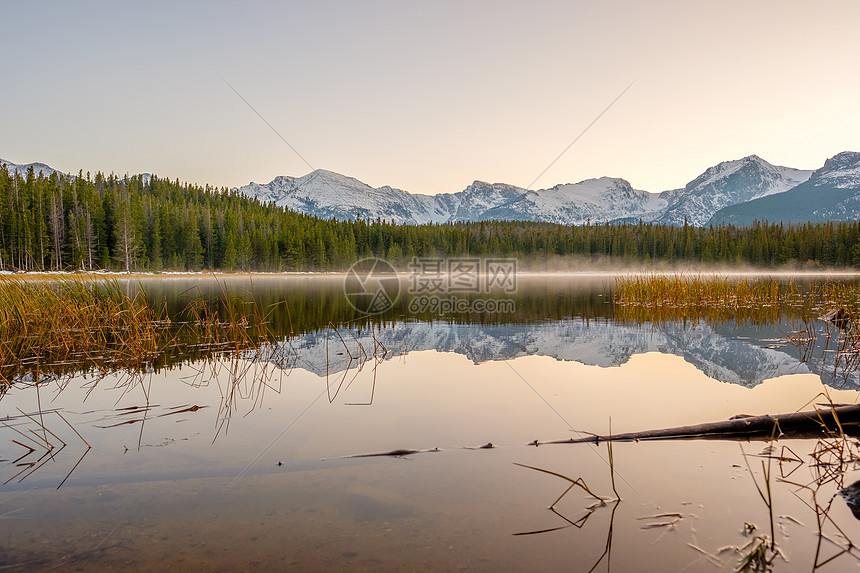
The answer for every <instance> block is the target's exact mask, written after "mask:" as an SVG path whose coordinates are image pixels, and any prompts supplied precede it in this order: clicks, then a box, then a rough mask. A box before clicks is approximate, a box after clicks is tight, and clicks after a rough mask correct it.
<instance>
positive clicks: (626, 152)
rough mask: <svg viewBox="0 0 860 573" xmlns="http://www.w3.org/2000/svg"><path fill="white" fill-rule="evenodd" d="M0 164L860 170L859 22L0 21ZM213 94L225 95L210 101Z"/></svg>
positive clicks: (483, 11) (420, 179) (75, 10)
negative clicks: (840, 165)
mask: <svg viewBox="0 0 860 573" xmlns="http://www.w3.org/2000/svg"><path fill="white" fill-rule="evenodd" d="M2 10H3V15H4V22H5V26H4V33H3V34H2V35H0V53H2V54H3V55H4V68H5V80H6V81H4V86H3V89H0V104H2V106H3V111H4V121H3V128H2V130H0V157H3V158H4V159H7V160H9V161H13V162H17V163H27V162H31V161H42V162H45V163H48V164H50V165H51V166H53V167H55V168H58V169H61V170H63V171H75V172H77V170H78V169H81V168H82V169H84V170H93V171H95V170H104V171H108V172H109V171H115V172H118V173H125V172H129V173H137V172H155V173H158V174H160V175H162V176H169V177H171V178H177V177H178V178H180V179H182V180H188V181H192V182H197V183H211V184H214V185H227V186H238V185H243V184H245V183H248V182H249V181H256V182H268V181H269V180H271V179H272V178H274V177H275V176H277V175H303V174H305V173H307V172H308V171H310V168H309V167H308V165H306V164H305V163H304V162H303V161H302V160H301V159H299V158H298V157H297V156H296V155H295V154H294V153H293V151H291V150H290V149H289V147H288V146H287V145H285V144H284V143H283V142H282V141H281V140H280V139H278V137H277V136H276V135H275V134H274V133H272V131H271V130H270V129H269V128H268V127H267V126H266V124H265V123H264V122H263V121H261V120H260V118H259V117H257V116H256V115H255V114H254V112H252V111H251V110H250V109H249V108H248V107H247V106H246V104H245V103H243V102H242V100H241V99H240V98H239V97H237V96H236V94H235V93H233V92H232V91H231V90H230V88H229V87H228V86H227V85H226V84H225V83H224V81H223V80H226V81H228V82H229V83H230V84H231V85H233V87H234V88H235V89H236V90H237V91H238V92H239V93H241V94H242V96H243V97H244V98H246V99H247V100H248V101H249V102H250V103H251V104H252V105H253V106H254V107H255V108H256V109H257V111H258V112H259V113H260V114H261V115H262V116H263V117H264V118H265V119H266V120H267V121H268V122H269V123H270V124H271V125H272V126H274V127H275V128H276V129H277V130H278V131H279V132H280V134H281V135H282V136H283V137H284V138H285V139H286V140H287V141H288V142H290V144H291V145H292V146H293V147H295V148H296V150H298V151H299V153H301V155H302V156H303V157H304V158H305V159H306V160H307V162H308V163H310V164H311V165H312V166H313V167H315V168H325V169H330V170H333V171H337V172H340V173H343V174H346V175H350V176H353V177H356V178H358V179H360V180H362V181H365V182H366V183H369V184H371V185H373V186H381V185H391V186H394V187H399V188H402V189H406V190H408V191H410V192H414V193H438V192H456V191H459V190H461V189H463V188H464V187H465V186H466V185H468V184H469V183H471V182H472V181H473V180H475V179H481V180H485V181H492V182H506V183H511V184H515V185H520V186H526V185H528V184H529V183H530V182H531V181H532V180H533V179H534V178H535V177H537V175H538V174H539V173H540V172H541V171H542V170H543V169H544V168H546V167H547V165H549V163H550V162H551V161H552V160H553V159H554V158H555V157H556V156H557V155H558V154H559V153H560V152H561V151H562V150H563V149H564V148H565V147H566V146H567V145H568V144H569V143H570V142H571V141H573V139H574V138H575V137H576V136H577V135H578V134H579V133H580V132H581V131H582V130H583V129H584V128H585V127H586V126H587V125H588V124H589V123H590V122H591V121H592V120H593V119H594V118H595V117H596V116H597V115H598V114H599V113H600V112H601V110H603V109H604V108H605V107H606V106H607V105H608V104H609V102H611V101H612V99H613V98H615V97H616V96H617V95H618V94H619V93H620V92H621V91H622V90H623V89H624V88H625V87H626V86H627V85H628V84H630V82H632V81H634V80H635V81H636V83H635V84H634V85H633V87H631V88H630V90H629V91H628V92H627V93H626V94H625V95H624V96H623V97H622V98H621V99H620V100H619V101H618V102H617V103H616V104H615V105H614V106H613V107H612V108H611V109H610V110H609V111H608V112H607V113H606V114H605V115H604V116H603V117H602V118H601V119H600V120H599V121H598V122H597V123H596V124H595V125H594V126H593V127H592V128H591V130H590V131H588V133H586V134H585V135H584V136H583V137H582V139H580V140H579V141H578V142H577V143H576V144H575V145H574V146H573V147H572V148H571V149H570V151H568V152H567V154H565V155H564V157H562V159H561V160H559V161H558V163H556V164H555V165H554V166H553V167H552V168H551V169H550V170H549V171H548V172H547V173H546V174H545V175H544V176H543V177H542V178H541V179H539V180H538V181H537V182H536V184H535V187H536V188H540V187H548V186H552V185H555V184H557V183H565V182H576V181H580V180H582V179H586V178H590V177H600V176H603V175H608V176H614V177H623V178H625V179H627V180H628V181H630V182H631V184H632V185H633V186H634V187H636V188H638V189H645V190H648V191H662V190H665V189H669V188H676V187H680V186H683V185H684V184H685V183H686V182H688V181H689V180H691V179H693V178H694V177H696V176H697V175H699V174H700V173H701V172H702V171H703V170H704V169H706V168H707V167H709V166H711V165H714V164H716V163H718V162H720V161H724V160H729V159H737V158H740V157H743V156H746V155H749V154H753V153H755V154H758V155H760V156H761V157H763V158H764V159H766V160H768V161H770V162H772V163H775V164H780V165H789V166H792V167H798V168H806V169H813V168H817V167H819V166H821V164H822V163H823V162H824V160H825V159H826V158H827V157H829V156H832V155H834V154H836V153H838V152H840V151H844V150H855V151H857V150H860V141H858V139H860V112H858V109H857V105H856V102H858V101H860V67H858V66H857V65H856V62H855V59H856V56H857V54H860V34H857V32H856V26H857V22H860V3H857V2H853V1H848V0H846V1H841V2H818V3H815V4H812V3H808V2H787V1H780V2H739V1H724V2H682V1H660V0H657V1H652V2H647V3H645V2H619V1H615V2H584V1H583V2H567V1H553V2H548V1H544V2H540V1H535V2H528V3H525V2H522V3H519V2H468V1H466V2H460V1H456V2H455V1H439V2H429V1H415V2H375V1H368V2H325V1H323V2H314V3H308V2H286V3H281V2H279V3H275V2H272V3H265V2H257V3H248V4H246V5H239V4H238V3H213V2H183V3H178V5H174V3H170V2H163V3H152V4H146V5H145V6H144V5H141V6H125V5H115V4H114V3H110V2H88V3H80V4H79V3H75V4H69V5H66V4H65V3H59V2H55V3H49V2H45V3H38V4H36V3H20V2H4V3H3V7H2ZM222 78H223V79H222Z"/></svg>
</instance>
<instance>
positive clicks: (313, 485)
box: [0, 276, 860, 572]
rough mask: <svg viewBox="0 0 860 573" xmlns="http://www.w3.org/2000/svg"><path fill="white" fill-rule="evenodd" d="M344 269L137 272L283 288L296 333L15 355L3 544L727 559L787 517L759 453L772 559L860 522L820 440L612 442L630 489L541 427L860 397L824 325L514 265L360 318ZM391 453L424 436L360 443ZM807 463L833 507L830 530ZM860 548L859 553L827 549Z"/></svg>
mask: <svg viewBox="0 0 860 573" xmlns="http://www.w3.org/2000/svg"><path fill="white" fill-rule="evenodd" d="M342 285H343V278H342V277H336V276H335V277H308V276H304V277H286V278H254V279H253V280H250V281H249V280H248V279H247V278H243V279H240V278H233V279H224V280H222V281H218V282H216V281H214V280H212V279H201V278H187V277H180V278H154V279H146V280H143V281H141V282H138V281H129V282H128V285H127V287H128V288H129V289H136V288H140V287H141V286H142V287H143V288H144V289H145V290H146V292H147V293H148V295H149V296H150V297H151V298H152V299H153V300H164V301H165V302H166V303H167V306H168V309H169V312H171V313H172V314H177V313H178V312H179V311H180V310H181V309H182V308H183V307H184V306H187V304H188V303H189V301H190V300H192V299H193V297H195V296H200V295H201V294H202V295H207V294H210V295H211V294H213V293H223V292H228V293H230V294H231V295H233V296H237V297H240V298H242V299H243V300H245V301H246V302H247V304H249V305H256V306H257V307H258V308H260V309H272V311H271V313H269V315H268V320H269V322H270V324H271V325H272V326H271V327H272V329H273V330H275V331H276V332H278V333H279V335H280V336H281V337H282V340H283V341H282V342H281V344H280V345H279V346H278V347H277V348H269V349H266V350H265V351H261V352H258V353H257V352H246V353H244V354H243V355H241V356H240V357H232V358H231V357H226V358H220V359H219V358H212V357H209V358H206V357H202V356H196V357H192V358H193V359H189V358H188V357H182V356H173V357H169V358H165V359H163V360H161V361H160V362H159V363H157V364H153V365H151V368H150V369H149V370H150V371H149V372H145V373H139V374H137V375H134V376H129V375H127V374H125V375H123V374H111V375H95V374H93V373H87V374H78V375H75V376H71V377H61V378H59V379H51V378H48V379H43V381H42V382H41V383H40V384H38V385H34V384H33V383H32V378H27V377H23V378H22V379H21V380H20V382H18V383H17V384H16V385H15V386H13V387H12V388H11V389H10V390H8V391H7V392H5V394H4V395H3V396H2V399H0V416H2V417H3V419H4V420H5V422H4V424H3V425H2V426H0V447H2V450H0V459H2V461H0V471H2V475H1V476H0V477H2V481H3V482H5V483H4V484H3V485H2V487H0V525H2V527H0V567H2V568H5V569H10V570H34V569H36V570H39V569H44V570H52V569H57V570H60V569H76V570H84V571H90V570H92V571H102V570H136V571H140V570H144V571H145V570H162V569H176V568H182V569H184V570H200V571H205V570H223V571H235V570H260V569H286V568H289V569H294V570H308V571H313V570H321V569H326V570H348V571H353V570H358V571H361V570H366V571H389V570H390V571H400V570H409V571H414V570H427V571H449V570H450V571H469V570H472V571H498V570H538V571H557V570H560V569H565V570H572V571H583V572H587V571H590V570H592V569H593V568H594V570H596V571H604V570H612V571H643V570H648V571H680V570H687V571H700V570H701V571H720V570H723V571H732V570H734V569H735V567H736V566H737V564H738V562H739V559H740V552H738V551H736V550H735V549H734V548H735V547H738V548H740V547H743V546H745V545H746V544H748V543H750V542H751V541H754V540H755V537H756V536H757V535H768V536H770V525H769V522H770V514H771V512H769V511H768V508H767V505H766V504H765V503H764V501H763V499H762V498H761V497H760V496H759V493H758V491H757V489H756V483H758V484H759V485H760V486H763V485H764V482H765V477H764V473H765V472H766V471H767V468H768V467H769V468H770V485H771V487H772V491H773V495H774V498H773V504H772V505H773V512H772V515H773V519H774V533H775V537H776V540H777V544H778V547H779V550H780V552H781V556H778V557H777V558H776V560H775V562H774V564H775V567H776V570H780V571H795V570H797V571H809V570H812V569H813V566H814V564H815V563H816V551H818V560H817V561H818V562H819V563H821V562H823V561H825V560H826V559H827V558H829V557H831V556H834V555H838V554H839V552H840V548H841V547H844V546H846V545H847V543H848V542H847V541H846V539H850V540H854V541H858V540H860V522H858V520H857V519H856V518H855V517H854V515H853V514H852V512H851V509H850V508H849V506H848V505H846V504H845V502H844V501H843V500H842V498H841V497H839V496H836V493H837V491H838V489H839V488H840V487H844V486H847V485H849V484H851V483H852V482H854V481H855V480H857V479H860V471H858V470H857V468H856V467H855V466H854V465H853V464H850V463H849V464H841V465H839V467H838V471H834V472H833V474H834V478H833V479H826V478H827V476H825V478H822V475H821V474H822V472H821V465H820V464H819V465H818V466H817V469H816V465H815V464H813V463H811V461H812V458H811V457H810V454H812V453H814V452H816V451H818V452H819V453H820V450H821V447H822V444H821V443H820V442H818V441H816V440H780V441H778V442H776V443H775V448H776V449H775V452H776V454H774V455H772V456H770V457H767V456H764V457H761V456H759V454H762V453H763V452H764V453H767V452H766V451H765V449H766V448H767V447H768V444H767V443H765V442H740V443H739V442H734V441H675V442H647V443H646V442H640V443H617V444H615V445H614V446H613V452H612V453H613V460H614V462H613V464H612V465H613V467H614V474H615V489H617V494H618V495H616V493H615V492H614V491H613V485H612V479H611V476H612V471H611V468H610V463H609V452H608V450H607V448H606V446H605V444H601V445H599V446H596V445H594V444H578V445H569V444H568V445H541V446H538V447H535V446H533V445H529V444H530V443H532V442H534V441H535V440H538V442H542V441H549V440H557V439H566V438H570V437H578V436H582V435H587V434H588V433H589V432H592V433H608V432H609V431H610V423H611V431H612V432H624V431H634V430H644V429H651V428H660V427H669V426H676V425H684V424H695V423H701V422H706V421H717V420H724V419H727V418H729V417H731V416H733V415H735V414H742V413H743V414H764V413H771V414H775V413H781V412H794V411H797V410H803V409H809V408H810V407H811V406H810V405H811V404H812V403H814V402H822V401H825V400H826V399H827V398H829V399H830V400H832V401H834V402H837V403H854V402H856V401H857V392H856V388H857V379H856V373H854V372H847V371H838V369H836V368H834V363H833V360H832V359H830V358H828V356H829V354H828V352H827V349H826V348H819V349H816V348H812V349H811V352H812V354H813V355H814V359H813V360H808V359H807V358H808V356H807V355H808V354H809V353H810V349H809V348H805V349H804V348H799V347H798V346H796V345H791V344H786V343H785V338H786V336H787V335H788V334H789V333H790V332H791V331H792V330H793V329H795V328H797V327H798V323H797V321H796V320H792V319H789V318H785V320H780V321H777V322H775V323H774V322H770V323H752V322H746V323H736V322H733V323H721V324H715V323H709V322H708V321H707V320H698V321H687V322H686V323H669V324H666V323H663V324H651V323H635V322H630V321H627V322H625V321H622V320H618V319H616V317H615V315H614V312H613V306H612V304H611V302H612V293H613V289H614V285H615V282H614V278H612V277H601V276H591V277H576V276H568V277H563V278H554V279H551V278H547V277H540V276H534V277H521V278H520V281H519V285H518V289H517V292H516V293H513V294H511V295H506V296H511V297H513V298H514V299H515V300H516V312H514V313H505V314H501V313H497V314H470V313H460V314H447V315H441V316H439V315H435V314H431V313H423V314H410V312H409V302H410V300H409V298H408V297H404V298H403V299H401V301H400V302H399V303H398V305H397V306H396V307H395V308H394V309H392V310H391V311H390V312H389V313H387V314H384V315H381V316H376V317H370V318H369V317H366V316H364V315H363V314H362V313H360V312H358V311H355V309H353V308H352V307H350V306H349V304H348V301H347V300H346V299H345V297H344V295H343V286H342ZM281 301H286V302H287V305H282V306H278V307H273V306H271V305H273V304H275V303H278V302H281ZM287 309H288V310H287ZM266 312H268V311H266ZM819 350H820V352H819ZM828 360H829V361H828ZM822 393H824V394H826V396H827V398H825V397H823V396H821V395H820V394H822ZM40 412H41V414H40ZM22 413H26V414H29V415H30V417H27V416H25V415H23V414H22ZM48 432H50V433H48ZM40 441H48V442H51V443H53V444H56V445H57V447H55V448H54V449H53V450H51V452H50V453H48V452H47V451H46V449H45V448H42V447H40V446H39V442H40ZM488 443H492V444H493V445H494V446H495V447H493V448H480V446H482V445H486V444H488ZM62 444H65V445H62ZM87 444H88V445H89V446H91V447H90V448H88V446H87ZM60 446H62V447H60ZM844 447H845V448H849V449H850V448H856V444H854V442H853V440H849V442H847V443H846V444H845V445H844ZM783 448H789V449H788V450H784V449H783ZM31 450H32V451H31ZM393 450H417V452H416V453H412V454H409V455H404V456H399V457H397V456H363V455H364V454H374V453H384V452H390V451H393ZM353 456H362V457H353ZM819 459H821V456H820V455H819ZM794 460H798V461H794ZM763 463H764V465H763ZM516 464H522V465H527V466H533V467H536V468H541V469H544V470H547V471H549V472H555V473H558V474H562V475H564V476H568V477H569V478H570V479H572V480H577V479H581V480H582V483H584V484H587V487H588V488H589V489H590V491H592V492H593V493H594V494H596V495H597V496H600V497H603V498H605V501H604V502H603V503H602V504H599V505H595V498H593V497H590V496H589V495H587V494H586V492H585V491H584V490H583V489H582V488H579V487H575V488H574V489H572V490H570V491H569V492H568V493H567V494H566V495H564V496H563V497H562V498H561V500H560V501H559V502H558V503H557V504H556V506H555V509H556V512H552V511H550V510H548V509H547V508H548V507H549V506H550V505H551V504H552V503H553V502H554V501H555V500H556V499H557V498H559V496H561V495H562V493H563V492H564V491H565V490H566V489H567V487H568V486H569V485H570V483H569V482H568V481H565V480H564V479H562V478H560V477H557V476H554V475H550V474H548V473H543V472H540V471H537V470H534V469H528V468H525V467H522V466H521V465H516ZM828 467H830V466H828ZM816 478H817V482H816ZM809 484H814V485H815V492H816V493H815V499H816V500H817V502H818V504H820V505H821V506H823V507H827V508H829V513H828V514H827V518H826V519H824V520H823V523H824V525H823V533H824V534H825V536H826V539H825V541H823V542H822V543H821V545H820V546H819V539H820V538H819V536H818V529H817V527H816V523H817V518H816V513H815V511H813V508H814V507H815V505H814V503H813V501H812V498H811V493H810V492H811V490H810V489H804V488H803V487H801V486H809ZM58 486H59V487H58ZM834 496H835V497H834ZM618 497H620V500H618V499H617V498H618ZM753 526H754V527H755V529H754V530H753V529H752V527H753ZM745 529H746V531H745ZM853 551H855V553H856V550H853ZM857 568H858V560H857V558H855V556H854V555H852V554H851V553H844V554H842V555H839V556H838V557H836V558H835V559H833V560H832V561H830V562H829V563H827V564H826V565H825V566H824V567H822V568H821V570H823V571H844V570H854V569H857Z"/></svg>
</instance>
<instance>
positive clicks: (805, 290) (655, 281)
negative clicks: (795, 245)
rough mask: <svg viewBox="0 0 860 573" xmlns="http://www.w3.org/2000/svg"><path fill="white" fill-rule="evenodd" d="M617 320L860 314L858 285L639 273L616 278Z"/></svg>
mask: <svg viewBox="0 0 860 573" xmlns="http://www.w3.org/2000/svg"><path fill="white" fill-rule="evenodd" d="M613 300H614V306H615V312H616V316H617V317H618V318H619V319H621V320H631V321H634V322H666V321H680V320H707V321H711V322H727V321H734V322H739V323H743V322H752V323H753V324H762V323H764V324H769V323H774V322H777V321H779V319H780V318H781V317H782V316H787V317H788V318H799V319H804V320H809V319H810V318H814V317H817V316H820V315H821V314H824V313H825V312H827V311H828V310H830V309H832V308H835V307H842V308H845V309H846V310H847V311H848V313H849V314H850V316H852V317H854V316H856V315H858V310H860V290H858V285H857V283H856V282H833V281H824V282H812V283H810V284H809V285H798V284H797V283H796V282H795V281H794V280H788V281H781V280H777V279H773V278H759V279H753V280H749V279H746V278H742V279H737V278H731V277H720V276H713V277H703V276H700V275H696V276H693V275H681V274H679V275H645V276H641V275H637V276H629V277H620V278H618V279H617V280H616V288H615V295H614V299H613Z"/></svg>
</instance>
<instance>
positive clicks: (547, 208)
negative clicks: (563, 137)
mask: <svg viewBox="0 0 860 573" xmlns="http://www.w3.org/2000/svg"><path fill="white" fill-rule="evenodd" d="M0 164H6V166H7V169H9V170H10V171H18V172H20V173H22V174H23V173H26V172H27V170H28V169H29V168H30V167H32V168H33V169H34V171H35V173H36V174H37V175H38V174H42V175H44V176H49V175H50V174H51V173H54V172H55V171H56V170H54V169H53V168H51V167H50V166H48V165H45V164H44V163H28V164H23V165H16V164H14V163H11V162H8V161H5V160H3V159H0ZM141 176H142V177H143V178H144V180H145V181H146V180H147V179H148V178H149V174H146V173H145V174H142V175H141ZM234 190H236V191H238V192H240V193H242V194H244V195H246V196H249V197H255V198H257V199H259V200H260V201H263V202H264V203H274V204H275V205H277V206H280V207H286V208H289V209H292V210H294V211H298V212H301V213H307V214H309V215H314V216H317V217H321V218H324V219H340V220H357V219H362V220H373V221H375V220H377V219H382V220H385V221H391V222H395V223H398V224H411V225H417V224H426V223H451V222H460V221H464V222H465V221H487V220H509V221H540V222H548V223H560V224H565V225H582V224H586V223H593V224H602V223H638V222H639V221H643V222H646V223H657V224H666V225H683V224H685V223H688V224H690V225H695V226H706V225H720V224H733V225H737V226H743V225H749V224H750V223H752V222H753V221H756V220H758V221H764V220H767V221H771V222H785V223H803V222H807V221H811V222H823V221H850V220H857V219H860V153H857V152H852V151H845V152H842V153H839V154H837V155H835V156H833V157H831V158H830V159H828V160H827V161H825V163H824V165H823V166H822V167H821V168H819V169H817V170H814V171H812V170H803V169H794V168H791V167H781V166H777V165H772V164H770V163H768V162H767V161H765V160H764V159H762V158H761V157H758V156H757V155H750V156H748V157H744V158H742V159H737V160H733V161H724V162H722V163H719V164H717V165H715V166H713V167H709V168H708V169H706V170H705V171H704V173H702V174H701V175H699V176H698V177H696V178H695V179H693V180H692V181H690V182H689V183H687V184H686V185H685V186H684V187H682V188H678V189H671V190H668V191H663V192H660V193H652V192H648V191H643V190H639V189H634V188H633V187H632V186H631V185H630V183H628V182H627V181H626V180H624V179H620V178H614V177H600V178H598V179H587V180H585V181H580V182H579V183H564V184H559V185H556V186H554V187H550V188H546V189H538V190H530V189H524V188H522V187H517V186H515V185H509V184H506V183H486V182H483V181H475V182H474V183H472V184H471V185H469V186H468V187H466V188H465V189H463V190H462V191H459V192H457V193H439V194H437V195H423V194H417V193H409V192H407V191H404V190H402V189H397V188H394V187H389V186H383V187H378V188H376V187H371V186H370V185H367V184H366V183H363V182H361V181H359V180H357V179H354V178H352V177H348V176H345V175H341V174H339V173H334V172H332V171H326V170H323V169H317V170H315V171H312V172H311V173H308V174H307V175H304V176H302V177H290V176H286V175H283V176H279V177H276V178H275V179H274V180H272V181H271V182H269V183H266V184H259V183H249V184H247V185H244V186H242V187H239V188H236V189H234Z"/></svg>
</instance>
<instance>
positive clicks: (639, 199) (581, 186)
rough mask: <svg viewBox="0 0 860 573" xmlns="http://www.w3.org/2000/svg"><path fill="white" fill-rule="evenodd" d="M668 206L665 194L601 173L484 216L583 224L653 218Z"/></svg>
mask: <svg viewBox="0 0 860 573" xmlns="http://www.w3.org/2000/svg"><path fill="white" fill-rule="evenodd" d="M666 207H667V199H666V197H665V196H663V195H662V194H657V193H648V192H647V191H639V190H636V189H633V187H631V186H630V183H628V182H627V181H625V180H624V179H613V178H611V177H601V178H600V179H588V180H586V181H581V182H579V183H574V184H566V185H556V186H555V187H552V188H551V189H541V190H540V191H527V192H525V193H523V194H522V195H520V196H519V197H517V198H516V199H514V200H513V201H510V202H508V203H505V204H502V205H499V206H497V207H492V208H490V209H487V210H486V211H484V213H483V214H482V216H481V217H480V218H481V219H504V220H512V221H545V222H549V223H561V224H565V225H581V224H584V223H587V222H588V221H591V222H594V223H603V222H605V221H611V220H614V219H620V218H642V219H649V220H650V219H651V218H653V217H656V216H657V214H658V213H661V212H663V211H664V210H665V208H666Z"/></svg>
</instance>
